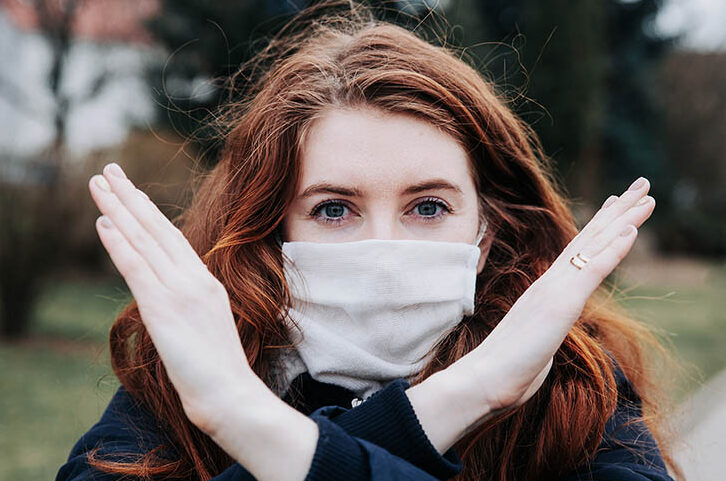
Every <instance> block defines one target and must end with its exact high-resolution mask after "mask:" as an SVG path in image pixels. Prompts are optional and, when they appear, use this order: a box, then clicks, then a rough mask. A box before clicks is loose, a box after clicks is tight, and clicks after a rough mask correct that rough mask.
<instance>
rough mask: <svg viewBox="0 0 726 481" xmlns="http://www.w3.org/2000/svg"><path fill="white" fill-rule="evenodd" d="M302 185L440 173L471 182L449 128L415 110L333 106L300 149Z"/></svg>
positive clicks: (391, 183)
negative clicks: (443, 128)
mask: <svg viewBox="0 0 726 481" xmlns="http://www.w3.org/2000/svg"><path fill="white" fill-rule="evenodd" d="M301 161H302V182H301V185H300V189H299V190H300V191H302V190H303V189H305V187H306V186H307V185H309V184H311V183H315V182H320V181H323V180H324V181H327V182H330V183H341V184H347V185H350V184H352V183H356V184H370V185H374V186H378V187H381V188H385V187H389V188H394V187H396V188H397V187H399V186H401V185H403V184H406V185H408V184H410V183H414V182H416V181H417V180H420V179H429V178H431V177H434V176H435V177H439V178H444V179H449V180H451V181H453V182H457V183H458V184H459V185H462V187H464V185H465V184H468V183H470V182H473V181H472V179H471V174H470V171H469V159H468V157H467V155H466V152H465V151H464V149H463V148H462V147H461V145H460V144H459V143H458V142H457V141H456V140H455V139H454V138H453V137H451V136H450V135H449V134H447V133H445V132H443V131H441V130H439V129H438V128H437V127H436V126H434V125H432V124H431V123H429V122H427V121H424V120H421V119H418V118H416V117H414V116H412V115H405V114H398V113H387V112H382V111H379V110H375V109H372V108H361V109H355V110H352V109H331V110H328V111H326V112H325V113H323V114H322V116H321V117H319V118H317V119H315V121H314V122H313V123H312V125H311V126H310V129H309V130H308V132H307V135H306V136H305V138H304V141H303V144H302V151H301Z"/></svg>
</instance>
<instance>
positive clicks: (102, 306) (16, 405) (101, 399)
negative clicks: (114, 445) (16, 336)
mask: <svg viewBox="0 0 726 481" xmlns="http://www.w3.org/2000/svg"><path fill="white" fill-rule="evenodd" d="M126 293H127V291H126V288H125V286H124V285H123V284H119V282H118V281H115V282H114V281H110V282H109V281H105V282H98V281H69V282H62V283H55V284H50V285H49V287H48V289H47V290H46V291H45V294H44V295H43V296H42V298H41V299H40V301H39V303H38V306H37V308H36V310H35V315H34V321H35V322H34V324H33V336H32V337H31V338H30V339H28V340H27V341H23V342H21V343H16V344H7V343H0V373H1V374H0V386H2V393H3V394H2V401H0V403H1V404H0V405H1V406H2V407H1V408H0V479H3V480H4V479H8V480H10V479H12V480H15V481H23V480H28V481H30V480H52V479H54V478H55V474H56V472H57V470H58V468H59V467H60V466H61V465H62V464H63V463H64V462H65V460H66V459H67V457H68V453H69V452H70V450H71V448H72V447H73V444H74V443H75V442H76V441H77V440H78V438H79V437H80V436H81V435H82V434H83V433H84V432H86V431H87V430H88V429H89V428H90V427H91V426H92V425H93V423H95V422H96V421H97V420H98V419H99V418H100V416H101V414H102V412H103V410H104V409H105V407H106V405H107V404H108V401H109V399H110V398H111V396H112V395H113V393H114V391H115V389H116V387H117V386H118V381H117V380H116V377H115V376H114V375H113V372H112V371H111V367H110V365H109V361H108V348H107V346H106V337H107V334H108V329H109V327H110V326H111V323H112V322H113V319H114V316H115V313H116V312H117V311H118V309H119V307H120V304H119V300H120V299H122V298H123V297H124V296H125V295H126Z"/></svg>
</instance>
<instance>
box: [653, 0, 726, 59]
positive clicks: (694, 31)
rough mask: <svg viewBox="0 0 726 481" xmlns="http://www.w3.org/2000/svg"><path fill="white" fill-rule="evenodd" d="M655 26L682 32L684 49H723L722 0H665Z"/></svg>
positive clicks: (725, 12) (725, 0)
mask: <svg viewBox="0 0 726 481" xmlns="http://www.w3.org/2000/svg"><path fill="white" fill-rule="evenodd" d="M656 28H658V29H659V30H660V31H662V32H664V33H667V34H678V33H682V34H683V39H682V44H681V45H682V47H683V48H685V49H688V50H699V51H714V50H721V51H723V50H726V0H666V1H665V2H664V4H663V9H662V10H661V13H660V14H659V15H658V17H657V19H656Z"/></svg>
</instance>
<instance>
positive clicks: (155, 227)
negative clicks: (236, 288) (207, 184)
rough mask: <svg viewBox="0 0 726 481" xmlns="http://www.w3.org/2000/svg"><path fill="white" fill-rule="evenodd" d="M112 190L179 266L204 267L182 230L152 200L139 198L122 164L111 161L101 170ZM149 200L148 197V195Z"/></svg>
mask: <svg viewBox="0 0 726 481" xmlns="http://www.w3.org/2000/svg"><path fill="white" fill-rule="evenodd" d="M103 174H104V176H105V178H106V180H108V182H109V184H110V185H111V188H112V189H113V192H114V193H115V194H116V195H117V196H118V198H119V200H120V201H121V203H122V204H123V205H124V206H125V207H126V209H127V210H128V211H129V212H130V213H131V215H133V216H134V218H135V219H136V220H137V222H138V223H139V225H141V226H142V227H143V228H144V229H145V230H146V231H147V232H148V233H149V234H150V235H151V237H153V238H154V240H155V241H156V242H157V243H158V244H159V245H160V246H161V248H162V249H163V250H164V251H165V252H166V254H167V255H168V256H169V258H170V259H171V260H172V262H174V264H176V265H177V266H179V267H180V268H181V269H187V268H188V269H190V272H191V269H196V268H200V267H203V268H204V269H206V266H205V265H204V263H203V262H202V260H201V259H200V258H199V255H198V254H197V253H196V251H195V250H194V249H193V248H192V246H191V245H190V244H189V242H188V241H187V239H186V237H184V235H183V234H182V233H181V231H180V230H179V229H178V228H177V227H176V226H175V225H174V224H172V223H171V221H170V220H169V219H168V218H167V217H166V216H165V215H164V214H163V213H162V212H161V211H160V210H159V208H158V207H157V206H156V204H154V203H153V202H152V201H151V200H146V199H143V198H141V197H140V196H139V195H138V193H139V192H141V190H140V189H138V188H136V187H135V186H134V184H133V182H131V180H129V179H128V177H126V174H125V173H124V172H123V170H122V169H121V167H120V166H119V165H118V164H116V163H115V162H112V163H110V164H107V165H106V166H105V167H104V169H103ZM147 199H148V196H147Z"/></svg>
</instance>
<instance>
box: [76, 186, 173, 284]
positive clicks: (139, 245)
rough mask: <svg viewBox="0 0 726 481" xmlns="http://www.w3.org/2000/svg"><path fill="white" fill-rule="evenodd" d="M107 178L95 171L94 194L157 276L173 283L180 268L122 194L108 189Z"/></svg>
mask: <svg viewBox="0 0 726 481" xmlns="http://www.w3.org/2000/svg"><path fill="white" fill-rule="evenodd" d="M104 182H106V180H105V178H104V177H103V176H102V175H94V176H92V177H91V179H90V181H89V188H90V190H91V196H92V197H93V200H94V201H95V202H96V205H97V206H98V208H99V210H100V211H101V213H103V214H104V215H105V216H106V217H108V218H109V219H111V221H112V223H113V224H114V226H115V228H116V230H117V231H118V232H120V233H121V235H123V236H124V237H125V238H126V240H127V241H128V243H129V245H130V246H131V247H132V248H133V249H134V250H135V251H136V252H137V253H138V254H139V256H140V258H141V259H142V260H143V261H145V262H146V263H147V264H148V265H149V267H150V268H151V269H152V270H153V271H154V273H155V274H156V277H157V278H158V279H159V280H160V281H161V282H162V283H163V284H164V285H166V286H170V285H171V284H170V281H171V280H172V279H173V278H174V276H175V275H178V270H177V269H176V268H175V267H174V265H173V264H172V262H171V259H169V257H168V256H167V254H166V253H165V252H164V251H163V250H162V249H161V247H160V246H159V245H158V244H157V242H156V241H155V240H154V239H153V238H152V237H151V235H149V233H148V232H146V230H144V229H143V228H142V227H141V225H139V223H138V222H137V221H136V219H135V218H134V216H132V215H131V213H130V212H129V211H128V210H127V209H126V207H125V206H124V205H123V204H122V203H121V201H120V200H119V199H118V197H116V195H115V194H114V193H113V192H110V191H108V190H106V189H105V187H106V186H108V183H107V182H106V185H105V186H103V183H104Z"/></svg>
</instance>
